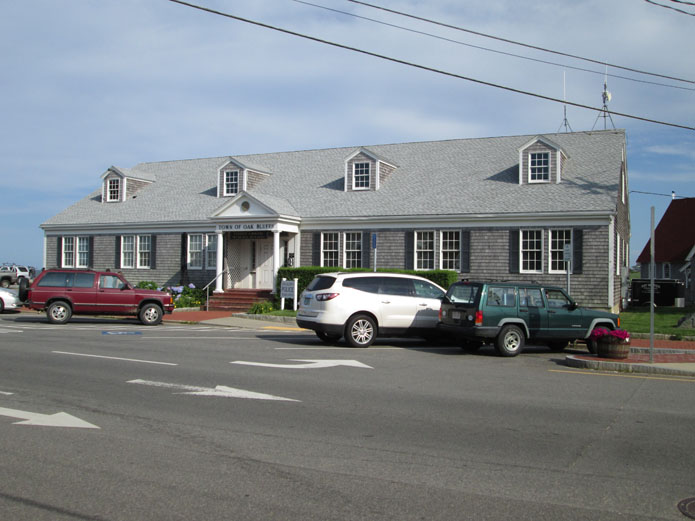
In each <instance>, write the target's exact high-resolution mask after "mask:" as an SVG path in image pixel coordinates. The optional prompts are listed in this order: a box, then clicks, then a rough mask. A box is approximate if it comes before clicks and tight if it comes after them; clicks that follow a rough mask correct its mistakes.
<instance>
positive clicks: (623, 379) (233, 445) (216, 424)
mask: <svg viewBox="0 0 695 521" xmlns="http://www.w3.org/2000/svg"><path fill="white" fill-rule="evenodd" d="M0 356H1V357H2V358H1V363H0V454H1V456H0V458H1V459H0V519H3V520H12V521H14V520H17V521H21V520H31V521H40V520H51V521H61V520H101V521H112V520H113V521H115V520H128V521H132V520H141V519H142V520H168V521H170V520H187V521H190V520H302V521H307V520H382V519H389V520H391V519H392V520H454V519H471V520H502V519H533V520H548V521H550V520H553V521H557V520H565V519H567V520H579V519H581V520H623V519H625V520H628V519H629V520H660V519H672V520H684V519H687V518H686V517H685V516H684V515H683V514H681V513H680V512H679V510H678V508H677V504H678V502H679V501H681V500H683V499H686V498H689V497H694V496H695V450H693V448H694V447H693V446H694V445H695V407H693V403H695V379H687V378H671V377H659V378H656V377H646V376H636V375H630V376H628V375H615V374H601V373H595V372H588V371H578V370H573V369H569V368H567V367H565V366H564V365H562V363H561V360H562V359H563V358H564V356H561V355H558V354H553V353H550V352H548V351H547V350H545V349H543V348H537V349H530V350H529V352H527V353H524V354H522V355H521V356H519V357H516V358H512V359H503V358H499V357H497V356H494V354H493V351H492V350H482V351H481V352H480V353H479V354H476V355H468V354H465V353H463V352H462V351H461V350H459V349H458V348H456V347H452V348H449V347H436V348H432V347H427V346H426V345H425V344H423V343H422V342H420V341H417V340H391V341H381V342H378V343H377V344H376V345H375V346H373V347H371V348H369V349H364V350H360V349H349V348H346V347H344V346H342V345H338V346H337V348H330V347H326V346H324V345H322V344H320V343H319V341H318V339H316V338H315V337H314V336H313V335H312V334H307V333H291V332H283V331H261V330H256V331H254V330H240V329H231V328H215V327H206V326H193V325H170V324H167V325H162V326H158V327H150V328H147V327H144V326H141V325H139V324H138V323H136V322H135V321H128V320H106V319H89V318H78V319H75V320H74V321H73V322H71V323H70V324H68V325H65V326H52V325H50V324H48V323H47V322H45V320H44V318H43V317H42V316H40V315H27V314H21V315H2V316H1V317H0ZM335 361H340V362H343V363H345V362H346V361H347V362H349V363H350V364H352V365H334V364H336V363H337V362H335ZM251 364H266V365H251ZM60 412H63V413H67V414H68V415H70V416H68V417H66V416H65V415H60V416H59V417H53V416H50V415H53V414H55V413H60ZM37 414H40V415H46V416H37ZM58 418H59V419H60V420H61V421H64V422H66V423H67V425H68V426H52V425H32V424H31V422H41V421H45V422H47V423H51V422H53V421H55V420H56V419H58ZM78 420H79V421H82V422H87V425H84V424H81V425H80V426H75V427H73V426H70V425H72V423H73V422H77V421H78ZM24 421H29V422H30V423H29V424H27V423H21V422H24ZM87 427H91V428H87Z"/></svg>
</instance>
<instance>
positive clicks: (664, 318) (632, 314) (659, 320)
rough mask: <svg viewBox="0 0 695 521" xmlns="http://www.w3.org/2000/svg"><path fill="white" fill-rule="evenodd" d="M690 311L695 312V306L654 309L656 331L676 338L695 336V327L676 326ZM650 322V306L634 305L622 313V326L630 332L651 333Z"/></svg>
mask: <svg viewBox="0 0 695 521" xmlns="http://www.w3.org/2000/svg"><path fill="white" fill-rule="evenodd" d="M690 313H695V307H688V308H673V307H663V308H659V307H657V308H656V309H655V310H654V333H657V334H661V335H669V336H671V337H673V338H675V339H678V338H682V337H685V336H695V329H682V328H678V327H676V326H677V325H678V321H679V320H680V319H681V318H683V317H684V316H686V315H689V314H690ZM649 322H650V318H649V306H642V307H632V308H629V309H628V310H626V311H622V312H621V313H620V326H621V328H622V329H626V330H627V331H629V332H630V333H649Z"/></svg>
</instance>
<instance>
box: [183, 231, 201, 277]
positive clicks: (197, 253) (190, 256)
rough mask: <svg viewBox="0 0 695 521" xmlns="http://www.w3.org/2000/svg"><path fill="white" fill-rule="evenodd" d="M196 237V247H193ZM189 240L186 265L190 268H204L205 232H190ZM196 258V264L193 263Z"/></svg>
mask: <svg viewBox="0 0 695 521" xmlns="http://www.w3.org/2000/svg"><path fill="white" fill-rule="evenodd" d="M194 239H195V242H196V244H195V246H196V247H195V249H194V248H193V242H194ZM187 242H188V247H187V248H186V250H187V251H186V266H187V267H188V269H189V270H202V269H203V266H204V264H205V234H204V233H189V234H188V241H187ZM198 259H199V260H198ZM194 260H195V264H194V263H193V261H194Z"/></svg>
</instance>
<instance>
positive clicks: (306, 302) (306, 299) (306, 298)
mask: <svg viewBox="0 0 695 521" xmlns="http://www.w3.org/2000/svg"><path fill="white" fill-rule="evenodd" d="M310 303H311V299H310V298H309V297H304V305H305V306H308V305H309V304H310Z"/></svg>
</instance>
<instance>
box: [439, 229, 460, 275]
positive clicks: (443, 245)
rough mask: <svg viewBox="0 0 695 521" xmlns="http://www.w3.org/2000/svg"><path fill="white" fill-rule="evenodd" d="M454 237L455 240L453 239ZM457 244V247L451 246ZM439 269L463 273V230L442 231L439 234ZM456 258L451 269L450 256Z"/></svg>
mask: <svg viewBox="0 0 695 521" xmlns="http://www.w3.org/2000/svg"><path fill="white" fill-rule="evenodd" d="M452 235H453V238H452ZM452 243H455V244H456V247H455V248H454V247H452V246H451V244H452ZM439 251H440V253H439V269H441V270H454V271H457V272H458V271H461V230H442V231H440V232H439ZM452 254H453V256H454V259H453V266H454V267H451V258H446V259H445V257H450V255H452Z"/></svg>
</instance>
